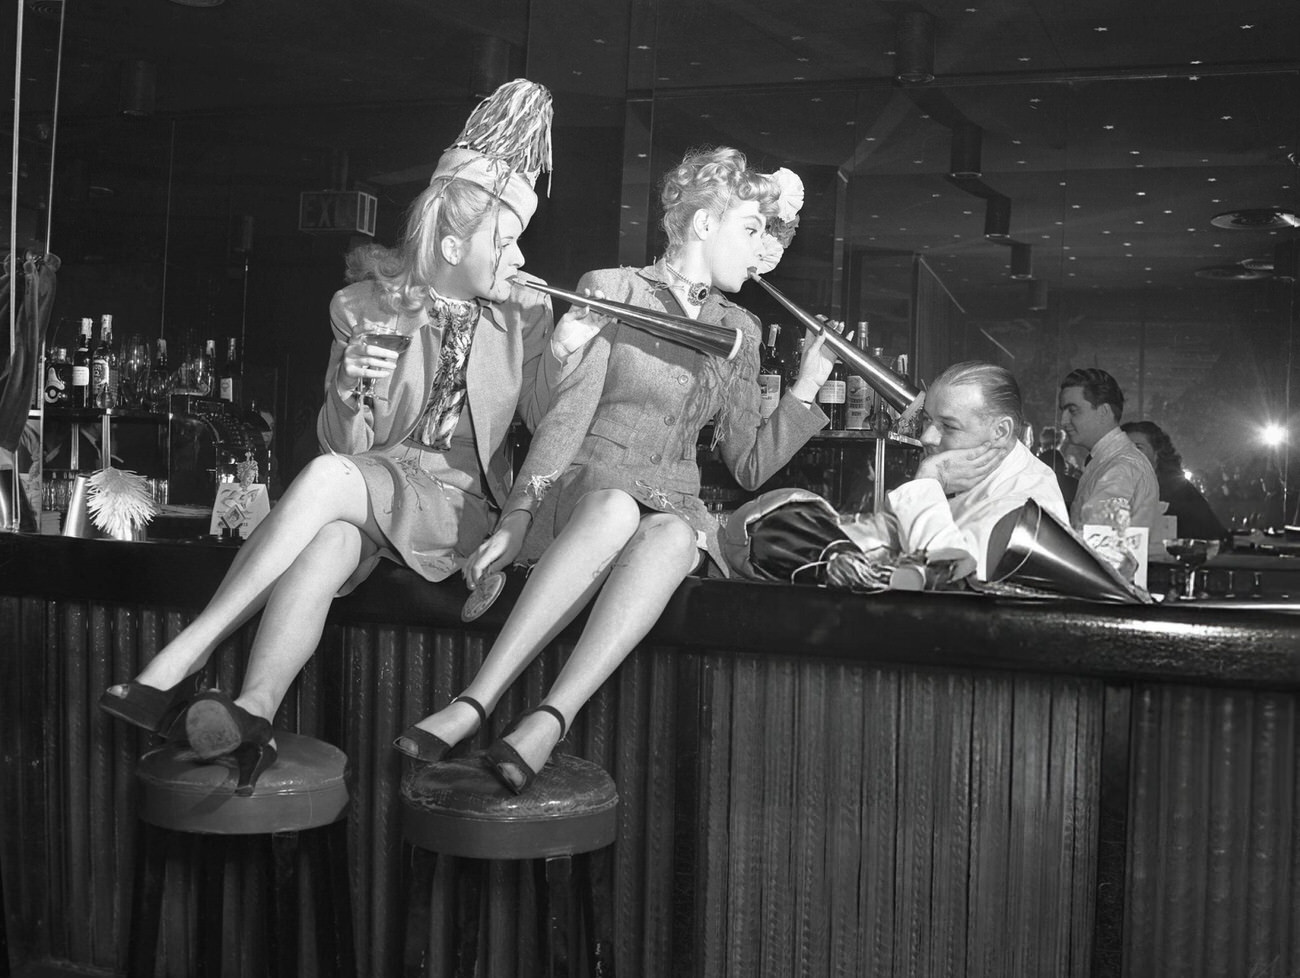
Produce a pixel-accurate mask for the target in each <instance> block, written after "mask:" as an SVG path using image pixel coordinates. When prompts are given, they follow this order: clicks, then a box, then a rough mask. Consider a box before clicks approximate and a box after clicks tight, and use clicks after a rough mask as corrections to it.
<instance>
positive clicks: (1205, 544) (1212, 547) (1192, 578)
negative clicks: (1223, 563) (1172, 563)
mask: <svg viewBox="0 0 1300 978" xmlns="http://www.w3.org/2000/svg"><path fill="white" fill-rule="evenodd" d="M1164 544H1165V550H1166V551H1168V553H1169V555H1170V556H1171V557H1173V558H1174V560H1176V561H1178V562H1179V563H1180V564H1182V565H1183V567H1185V568H1186V569H1187V584H1186V587H1184V589H1183V599H1184V600H1190V599H1193V598H1195V597H1197V595H1198V593H1199V592H1198V590H1197V587H1196V572H1197V571H1199V570H1200V569H1201V568H1202V567H1203V566H1204V565H1205V564H1206V562H1208V561H1209V560H1211V559H1212V558H1213V557H1215V556H1216V555H1217V554H1218V552H1219V541H1218V540H1193V539H1190V538H1188V537H1180V538H1178V539H1174V540H1166V541H1164Z"/></svg>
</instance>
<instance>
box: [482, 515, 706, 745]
mask: <svg viewBox="0 0 1300 978" xmlns="http://www.w3.org/2000/svg"><path fill="white" fill-rule="evenodd" d="M698 560H699V550H698V549H697V547H696V544H695V530H693V529H692V528H691V526H690V525H689V524H688V523H686V521H685V520H683V519H681V518H680V517H677V516H673V515H671V514H669V513H653V514H651V515H649V516H646V517H645V518H643V519H642V520H641V526H640V528H639V529H638V530H637V532H636V534H635V535H634V536H633V537H632V539H631V540H630V541H628V543H627V545H626V546H625V547H624V548H623V552H622V553H621V554H620V555H619V557H618V560H617V561H616V562H615V563H614V566H613V568H612V569H611V570H610V571H609V574H608V578H607V580H606V581H605V586H604V587H603V588H602V589H601V591H600V596H599V597H597V598H596V603H595V604H594V605H593V606H592V609H591V615H590V617H589V618H588V619H587V624H586V626H585V627H584V628H583V630H582V636H581V637H580V638H579V639H578V643H577V645H575V646H574V649H573V653H572V655H570V656H569V658H568V661H566V662H565V663H564V667H563V668H562V669H561V670H560V674H559V675H558V676H557V677H556V679H555V682H554V684H553V685H552V686H551V689H550V692H548V693H547V695H546V698H545V699H544V700H543V702H544V703H546V704H548V705H550V706H553V707H555V708H556V709H557V710H559V711H560V712H561V713H562V714H564V716H565V718H566V719H567V720H568V722H569V723H572V722H573V718H574V716H575V714H577V712H578V711H579V710H580V709H582V707H583V705H584V704H585V703H586V702H587V700H589V699H591V697H592V696H593V695H594V694H595V692H596V690H598V689H599V688H600V687H601V685H602V684H603V683H604V682H605V680H607V679H608V678H609V677H610V676H611V675H613V673H614V670H615V669H617V668H618V667H619V666H620V665H621V664H622V662H623V660H624V659H626V658H627V656H628V653H630V652H631V651H632V650H633V649H634V648H636V646H637V643H639V642H640V641H641V639H643V638H645V636H646V633H647V632H649V631H650V629H651V628H653V627H654V624H655V622H656V621H658V620H659V616H660V615H661V614H663V610H664V608H665V606H666V605H667V604H668V599H669V598H671V597H672V595H673V592H674V591H676V590H677V587H678V585H679V584H681V582H682V581H683V580H685V578H686V575H687V574H689V573H690V572H691V570H692V569H693V568H694V567H695V564H696V562H697V561H698ZM506 739H507V742H508V743H509V744H510V745H511V746H512V747H514V748H515V750H517V751H518V752H519V754H520V756H521V757H522V758H523V759H524V761H525V762H526V763H527V764H528V765H529V766H530V767H531V768H532V769H533V770H534V771H538V770H541V767H542V765H543V764H545V763H546V759H547V758H548V757H550V756H551V751H552V750H554V749H555V745H556V743H557V742H558V741H559V739H560V726H559V724H558V723H557V722H556V721H555V718H554V717H553V716H551V715H550V714H549V713H531V714H528V715H527V716H525V717H524V718H523V720H522V721H521V722H520V724H519V726H518V727H516V728H515V729H514V731H512V732H511V734H510V736H509V737H508V738H506Z"/></svg>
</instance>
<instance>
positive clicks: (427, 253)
mask: <svg viewBox="0 0 1300 978" xmlns="http://www.w3.org/2000/svg"><path fill="white" fill-rule="evenodd" d="M499 204H500V202H499V201H498V200H497V199H496V198H495V197H493V196H492V195H491V194H489V193H488V192H487V191H486V190H483V189H482V188H481V187H478V186H475V185H474V184H472V183H469V182H467V181H464V180H456V179H452V178H446V177H444V178H440V179H437V180H435V181H433V183H431V184H430V185H429V186H428V187H427V188H426V189H425V190H424V192H423V193H421V194H420V196H418V197H416V198H415V200H414V201H412V202H411V206H410V207H409V208H408V209H407V214H406V229H405V231H404V233H403V235H402V242H401V244H400V245H398V246H397V247H395V248H389V247H385V246H384V245H380V244H366V245H362V246H361V247H359V248H356V249H354V250H353V251H351V252H350V253H349V254H348V256H347V280H348V281H349V282H361V281H364V280H366V279H373V280H374V282H375V285H376V289H377V290H378V292H379V296H380V301H381V302H382V303H383V304H384V305H386V306H387V307H388V309H389V311H390V312H394V313H396V312H415V311H416V310H417V309H420V308H421V307H422V306H423V305H424V304H425V303H426V302H427V301H428V298H429V297H428V293H427V291H426V290H427V289H428V287H429V286H430V285H431V284H433V273H434V270H435V269H436V268H437V266H438V263H439V262H440V261H441V260H442V259H441V253H440V252H439V250H438V242H439V241H441V240H442V239H443V238H444V237H446V236H447V235H449V234H450V235H453V236H455V237H458V238H464V239H468V238H470V237H472V236H473V235H474V234H475V232H477V231H478V229H479V228H481V227H482V226H483V222H484V221H486V220H488V219H489V218H492V217H494V216H495V215H496V213H497V207H498V206H499Z"/></svg>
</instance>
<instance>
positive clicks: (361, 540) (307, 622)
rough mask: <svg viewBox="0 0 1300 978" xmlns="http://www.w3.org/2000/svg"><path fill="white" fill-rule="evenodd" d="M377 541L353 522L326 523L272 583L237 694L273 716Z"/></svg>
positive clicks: (241, 700) (263, 713) (263, 714)
mask: <svg viewBox="0 0 1300 978" xmlns="http://www.w3.org/2000/svg"><path fill="white" fill-rule="evenodd" d="M378 547H379V545H378V543H376V541H375V539H373V538H372V537H371V536H370V535H368V534H367V533H366V532H365V531H363V530H362V529H361V528H359V527H356V526H353V525H352V524H351V523H344V522H341V521H335V522H333V523H329V524H326V525H325V526H324V527H322V528H321V530H320V532H319V533H317V534H316V536H315V537H314V538H313V539H312V542H311V543H309V544H308V545H307V547H306V548H305V549H304V550H303V552H302V553H301V554H299V555H298V559H297V560H295V561H294V562H293V563H292V564H290V565H289V569H288V570H286V571H285V572H284V573H283V574H281V575H280V578H279V580H277V581H276V582H275V585H274V587H272V588H271V594H270V597H269V598H268V599H267V602H266V608H265V610H264V611H263V612H262V620H261V621H260V622H258V625H257V635H256V637H255V638H254V639H253V647H252V649H251V650H250V651H249V656H248V668H247V670H246V671H245V673H244V684H243V688H242V689H241V691H240V694H239V697H238V698H237V699H236V700H235V702H236V703H238V704H239V705H240V706H242V707H243V708H244V709H245V710H248V711H249V712H250V713H255V714H256V715H257V716H260V717H265V718H266V719H268V720H271V719H273V718H274V717H275V712H276V710H278V709H279V708H280V703H281V701H283V699H284V696H285V694H286V693H287V692H288V691H289V685H290V684H291V683H292V682H293V681H294V679H295V678H296V677H297V675H298V673H299V672H300V671H302V667H303V666H304V665H306V664H307V660H308V659H310V658H311V656H312V653H313V652H315V651H316V646H317V645H318V644H320V637H321V632H322V631H324V629H325V617H326V615H327V614H328V613H329V609H330V603H331V602H332V601H333V600H334V595H335V594H336V593H338V589H339V588H340V587H342V586H343V583H344V582H345V581H346V580H347V579H348V578H349V577H351V576H352V572H353V571H355V570H356V569H357V566H358V565H359V564H360V563H361V561H362V560H364V559H365V558H366V557H369V556H371V555H372V554H373V553H374V552H375V551H376V550H377V549H378Z"/></svg>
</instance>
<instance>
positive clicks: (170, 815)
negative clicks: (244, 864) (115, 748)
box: [136, 730, 348, 835]
mask: <svg viewBox="0 0 1300 978" xmlns="http://www.w3.org/2000/svg"><path fill="white" fill-rule="evenodd" d="M275 742H276V747H277V749H278V756H277V757H276V759H275V763H274V764H273V765H271V767H269V768H267V770H266V771H265V772H263V774H262V776H261V777H260V778H259V779H258V781H257V787H256V788H255V789H254V791H253V793H252V794H251V795H249V796H247V797H244V798H240V797H237V796H236V795H235V794H234V788H235V768H234V762H233V761H231V760H228V759H226V758H221V759H219V760H218V761H215V762H209V763H199V762H197V761H193V760H186V759H185V756H184V751H182V750H178V749H177V748H176V747H173V746H167V747H160V748H158V749H156V750H152V751H150V752H149V753H147V754H145V755H144V757H142V758H140V767H139V768H138V769H137V771H136V777H137V778H138V779H139V781H140V785H141V787H142V788H143V792H142V798H141V804H140V817H141V818H142V819H144V820H145V821H146V822H148V823H150V824H151V825H157V826H160V827H161V828H164V829H175V830H176V831H177V832H203V833H209V834H213V835H262V834H265V833H270V832H297V831H299V830H301V829H314V828H318V827H320V826H322V825H330V824H332V823H334V822H337V821H338V820H339V819H340V818H342V817H343V813H344V811H346V809H347V807H348V787H347V783H346V781H345V776H346V773H347V766H348V758H347V755H346V754H344V753H343V752H342V751H341V750H339V749H338V748H337V747H335V746H334V745H333V744H327V743H325V742H324V741H322V740H316V739H315V738H313V737H303V736H300V735H299V734H294V733H289V732H288V731H285V730H277V731H276V732H275Z"/></svg>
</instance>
